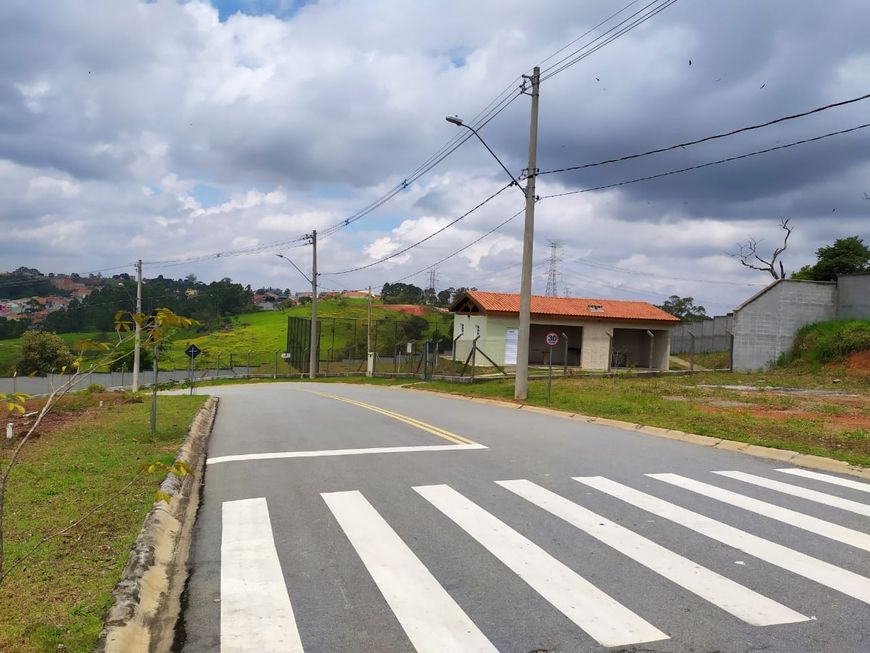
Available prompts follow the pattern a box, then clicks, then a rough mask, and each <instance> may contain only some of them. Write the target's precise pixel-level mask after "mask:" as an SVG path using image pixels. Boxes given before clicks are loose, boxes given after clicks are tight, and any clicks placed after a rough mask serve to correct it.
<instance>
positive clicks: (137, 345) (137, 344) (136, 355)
mask: <svg viewBox="0 0 870 653" xmlns="http://www.w3.org/2000/svg"><path fill="white" fill-rule="evenodd" d="M141 314H142V259H139V260H138V261H136V320H134V321H135V322H136V337H135V340H134V341H133V392H139V360H140V358H141V356H142V354H141V349H142V344H141V341H142V325H141V324H139V321H140V318H139V316H140V315H141Z"/></svg>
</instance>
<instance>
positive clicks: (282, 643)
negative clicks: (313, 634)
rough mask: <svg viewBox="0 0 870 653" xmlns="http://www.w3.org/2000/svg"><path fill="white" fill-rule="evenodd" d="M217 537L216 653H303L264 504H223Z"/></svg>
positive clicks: (258, 501) (262, 501)
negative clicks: (218, 631)
mask: <svg viewBox="0 0 870 653" xmlns="http://www.w3.org/2000/svg"><path fill="white" fill-rule="evenodd" d="M222 511H223V515H222V517H223V524H222V532H221V652H222V653H261V652H263V651H286V652H287V653H302V641H301V640H300V639H299V631H298V630H297V627H296V619H295V618H294V616H293V607H292V606H291V605H290V597H289V596H288V595H287V587H286V585H285V584H284V575H283V574H282V573H281V564H280V562H279V561H278V553H277V552H276V550H275V540H274V538H273V536H272V525H271V523H270V521H269V508H268V506H267V505H266V500H265V499H263V498H258V499H243V500H240V501H225V502H224V503H223V506H222Z"/></svg>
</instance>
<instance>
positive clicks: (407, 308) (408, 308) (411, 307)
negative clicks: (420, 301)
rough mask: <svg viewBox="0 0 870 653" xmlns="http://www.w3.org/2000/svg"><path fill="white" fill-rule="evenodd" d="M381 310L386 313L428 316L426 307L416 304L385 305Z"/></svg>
mask: <svg viewBox="0 0 870 653" xmlns="http://www.w3.org/2000/svg"><path fill="white" fill-rule="evenodd" d="M381 308H383V309H384V310H385V311H396V312H398V313H406V314H408V315H418V316H420V317H422V316H424V315H426V307H425V306H417V305H416V304H383V305H382V306H381Z"/></svg>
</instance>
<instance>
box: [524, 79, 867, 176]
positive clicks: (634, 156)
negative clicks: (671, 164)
mask: <svg viewBox="0 0 870 653" xmlns="http://www.w3.org/2000/svg"><path fill="white" fill-rule="evenodd" d="M868 98H870V93H867V94H865V95H861V96H859V97H855V98H852V99H850V100H842V101H840V102H832V103H831V104H826V105H824V106H821V107H816V108H815V109H810V110H809V111H802V112H801V113H794V114H791V115H788V116H782V117H780V118H775V119H773V120H768V121H767V122H762V123H758V124H756V125H749V126H747V127H740V128H739V129H732V130H731V131H728V132H722V133H720V134H713V135H711V136H704V137H703V138H698V139H695V140H693V141H686V142H684V143H676V144H675V145H668V146H667V147H659V148H656V149H654V150H648V151H646V152H640V153H638V154H628V155H626V156H621V157H617V158H615V159H606V160H604V161H598V162H597V163H583V164H580V165H574V166H568V167H565V168H556V169H555V170H545V171H543V172H539V173H538V176H539V177H540V176H541V175H552V174H556V173H559V172H569V171H571V170H583V169H585V168H594V167H596V166H603V165H607V164H610V163H618V162H620V161H629V160H631V159H639V158H641V157H644V156H649V155H651V154H661V153H662V152H669V151H670V150H676V149H678V148H685V147H689V146H690V145H698V144H699V143H706V142H708V141H714V140H717V139H720V138H727V137H728V136H735V135H737V134H742V133H744V132H748V131H753V130H755V129H761V128H763V127H770V126H771V125H776V124H779V123H782V122H787V121H789V120H796V119H798V118H804V117H806V116H809V115H812V114H814V113H821V112H822V111H827V110H828V109H836V108H838V107H843V106H846V105H848V104H854V103H855V102H861V101H862V100H866V99H868Z"/></svg>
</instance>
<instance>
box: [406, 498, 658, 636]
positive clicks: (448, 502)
mask: <svg viewBox="0 0 870 653" xmlns="http://www.w3.org/2000/svg"><path fill="white" fill-rule="evenodd" d="M414 490H416V491H417V492H418V493H419V494H420V495H421V496H422V497H423V498H425V499H426V500H427V501H429V502H430V503H431V504H432V505H433V506H435V507H436V508H437V509H438V510H440V511H441V512H443V513H444V514H445V515H447V516H448V517H449V518H450V519H452V520H453V521H454V522H455V523H456V524H457V525H458V526H459V527H460V528H462V529H463V530H464V531H465V532H466V533H468V534H469V535H471V537H473V538H474V539H475V540H477V542H478V543H479V544H481V545H482V546H483V547H484V548H485V549H487V550H488V551H489V552H490V553H492V554H493V555H494V556H495V557H496V558H498V559H499V560H500V561H501V562H502V563H504V564H505V565H506V566H507V567H508V568H509V569H511V570H512V571H513V572H514V573H515V574H517V575H518V576H519V577H520V578H522V579H523V580H524V581H525V582H526V583H528V584H529V585H530V586H531V587H532V588H533V589H534V590H535V591H537V592H538V593H539V594H540V595H541V596H542V597H543V598H545V599H546V600H547V601H549V602H550V603H551V604H552V605H553V606H554V607H556V608H557V609H558V610H559V611H560V612H562V613H563V614H564V615H565V616H566V617H568V618H569V619H570V620H571V621H573V622H574V623H575V624H577V625H578V626H579V627H580V628H582V629H583V630H584V631H586V632H587V633H588V634H589V635H590V636H591V637H592V638H594V639H595V640H596V641H598V642H599V643H600V644H601V645H602V646H627V645H631V644H640V643H644V642H652V641H657V640H663V639H668V636H667V635H666V634H665V633H663V632H661V631H660V630H658V629H657V628H656V627H654V626H653V625H651V624H650V623H648V622H646V621H645V620H643V619H642V618H641V617H639V616H638V615H637V614H635V613H634V612H632V611H631V610H629V609H628V608H626V607H625V606H623V605H622V604H621V603H619V602H617V601H615V600H614V599H613V598H612V597H610V596H609V595H607V594H605V593H604V592H602V591H601V590H600V589H598V588H597V587H595V586H594V585H592V584H591V583H590V582H589V581H587V580H586V579H584V578H583V577H582V576H580V575H579V574H577V573H576V572H575V571H574V570H572V569H571V568H570V567H568V566H566V565H565V564H563V563H561V562H559V561H558V560H556V559H555V558H554V557H553V556H551V555H550V554H549V553H547V552H546V551H544V550H543V549H542V548H541V547H539V546H538V545H536V544H534V543H533V542H532V541H531V540H529V539H527V538H526V537H524V536H523V535H521V534H520V533H518V532H517V531H515V530H514V529H512V528H511V527H510V526H508V525H507V524H505V523H504V522H502V521H501V520H499V519H498V518H497V517H495V516H493V515H492V514H490V513H489V512H487V511H486V510H484V509H483V508H481V507H480V506H478V505H477V504H475V503H474V502H472V501H470V500H469V499H467V498H465V497H464V496H462V495H461V494H459V493H458V492H457V491H456V490H454V489H453V488H451V487H449V486H447V485H428V486H420V487H415V488H414Z"/></svg>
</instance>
